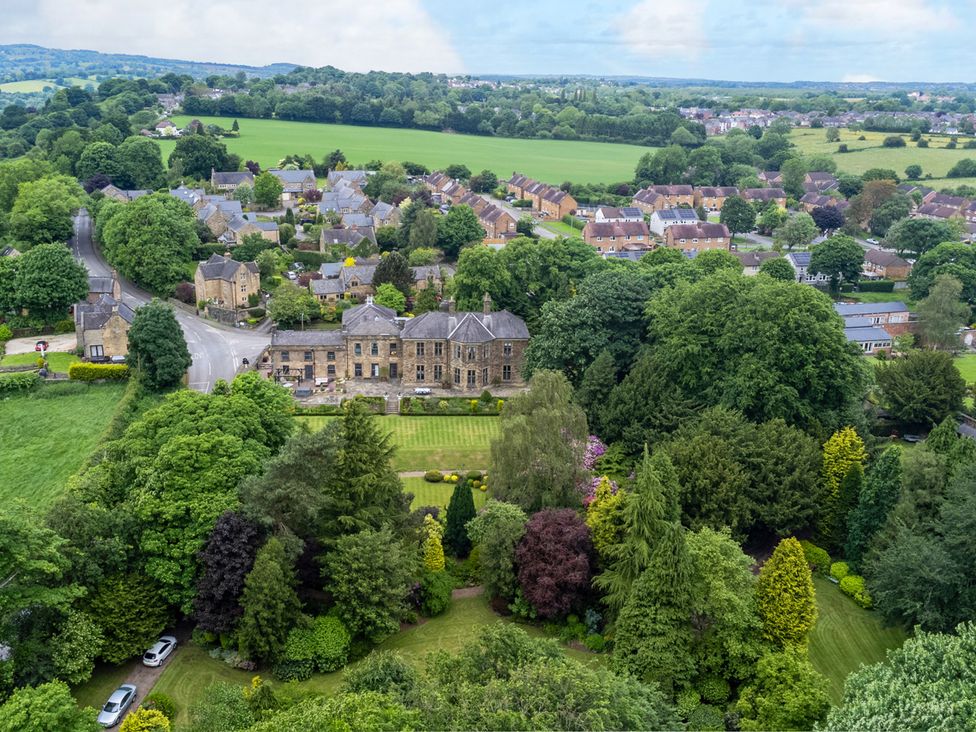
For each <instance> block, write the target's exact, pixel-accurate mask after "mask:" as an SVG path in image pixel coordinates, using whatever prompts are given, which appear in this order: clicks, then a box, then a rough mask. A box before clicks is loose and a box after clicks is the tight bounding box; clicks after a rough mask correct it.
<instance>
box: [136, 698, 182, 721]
mask: <svg viewBox="0 0 976 732" xmlns="http://www.w3.org/2000/svg"><path fill="white" fill-rule="evenodd" d="M140 706H141V707H142V708H143V709H155V710H157V711H159V712H162V714H163V716H164V717H166V719H168V720H170V721H171V722H172V721H173V720H174V719H175V718H176V702H175V701H173V697H171V696H169V695H168V694H164V693H163V692H161V691H154V692H152V693H150V694H147V695H146V698H145V699H143V700H142V704H140Z"/></svg>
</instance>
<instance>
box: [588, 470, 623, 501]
mask: <svg viewBox="0 0 976 732" xmlns="http://www.w3.org/2000/svg"><path fill="white" fill-rule="evenodd" d="M604 480H605V481H607V482H608V483H609V484H610V492H611V493H612V494H614V495H616V493H617V491H618V490H619V486H617V482H616V481H613V480H610V479H609V478H608V477H607V476H605V475H604V476H597V475H595V476H593V478H591V479H590V482H589V483H587V484H585V485H584V486H583V488H582V493H583V505H584V506H589V505H590V504H591V503H593V499H594V498H596V489H597V488H599V487H600V483H601V481H604Z"/></svg>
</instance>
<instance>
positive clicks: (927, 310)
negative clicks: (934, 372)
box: [918, 274, 970, 351]
mask: <svg viewBox="0 0 976 732" xmlns="http://www.w3.org/2000/svg"><path fill="white" fill-rule="evenodd" d="M962 289H963V288H962V282H960V281H959V280H958V279H956V278H955V277H953V276H952V275H949V274H940V275H938V276H937V277H936V278H935V282H934V283H933V285H932V288H931V289H930V290H929V294H928V296H927V297H926V298H925V299H924V300H922V301H921V302H920V303H919V304H918V316H919V320H920V324H921V331H922V338H923V339H924V340H925V343H926V344H927V345H929V346H930V347H932V348H939V349H942V350H946V351H957V350H959V348H960V346H961V343H960V339H959V327H960V326H961V325H963V324H964V323H965V322H966V318H967V317H968V316H969V315H970V309H969V307H968V306H967V305H966V304H965V303H963V302H962V301H961V297H962Z"/></svg>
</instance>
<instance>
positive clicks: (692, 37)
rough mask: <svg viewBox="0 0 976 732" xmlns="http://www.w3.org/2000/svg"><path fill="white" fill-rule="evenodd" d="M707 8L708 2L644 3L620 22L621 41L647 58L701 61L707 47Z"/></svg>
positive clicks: (652, 0) (657, 0)
mask: <svg viewBox="0 0 976 732" xmlns="http://www.w3.org/2000/svg"><path fill="white" fill-rule="evenodd" d="M706 5H707V2H706V1H705V0H685V2H682V3H672V2H668V1H667V0H641V2H639V3H637V5H635V6H634V7H633V8H631V9H630V10H629V11H627V12H626V13H624V15H623V17H622V19H621V20H620V23H619V25H618V30H619V33H620V37H621V39H622V40H623V42H624V44H625V45H626V46H628V47H629V48H630V50H632V51H633V52H634V53H636V54H639V55H641V56H645V57H647V58H652V59H654V58H666V57H669V56H692V57H697V56H698V55H699V54H700V53H701V52H702V51H703V50H704V49H705V47H706V46H707V43H706V40H705V31H704V28H703V26H702V18H703V17H704V14H705V10H706Z"/></svg>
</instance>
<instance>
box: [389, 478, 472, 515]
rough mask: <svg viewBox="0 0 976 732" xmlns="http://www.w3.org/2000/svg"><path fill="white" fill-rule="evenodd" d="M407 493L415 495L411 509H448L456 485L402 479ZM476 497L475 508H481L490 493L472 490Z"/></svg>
mask: <svg viewBox="0 0 976 732" xmlns="http://www.w3.org/2000/svg"><path fill="white" fill-rule="evenodd" d="M400 480H402V481H403V490H404V492H405V493H413V501H412V502H411V503H410V508H411V509H414V508H417V507H418V506H441V507H443V508H447V504H448V503H450V502H451V494H452V493H454V486H455V485H456V484H455V483H428V482H427V481H426V480H424V479H423V478H401V479H400ZM471 493H472V495H473V496H474V507H475V508H476V509H477V508H481V507H482V506H484V505H485V501H487V500H488V493H487V492H486V491H482V490H480V489H479V490H472V491H471Z"/></svg>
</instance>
